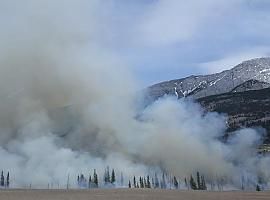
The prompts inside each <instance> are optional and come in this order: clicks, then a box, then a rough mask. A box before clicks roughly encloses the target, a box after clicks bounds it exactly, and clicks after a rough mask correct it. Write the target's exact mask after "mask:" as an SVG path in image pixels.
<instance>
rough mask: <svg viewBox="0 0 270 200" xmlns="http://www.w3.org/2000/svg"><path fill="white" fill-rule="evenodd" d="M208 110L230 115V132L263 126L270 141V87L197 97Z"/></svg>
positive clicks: (228, 122)
mask: <svg viewBox="0 0 270 200" xmlns="http://www.w3.org/2000/svg"><path fill="white" fill-rule="evenodd" d="M197 101H198V102H199V103H200V104H201V105H202V106H203V107H204V108H205V109H206V110H207V111H215V112H218V113H226V114H227V115H228V118H227V125H228V129H227V132H228V134H229V133H230V132H232V131H235V130H237V129H240V128H242V127H263V128H265V129H266V131H267V135H266V137H265V142H266V143H270V88H266V89H261V90H248V91H245V92H229V93H225V94H220V95H213V96H208V97H203V98H200V99H197Z"/></svg>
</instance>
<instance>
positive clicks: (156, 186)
mask: <svg viewBox="0 0 270 200" xmlns="http://www.w3.org/2000/svg"><path fill="white" fill-rule="evenodd" d="M154 187H155V188H159V180H158V176H157V173H155V186H154Z"/></svg>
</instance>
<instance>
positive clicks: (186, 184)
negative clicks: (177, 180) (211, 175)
mask: <svg viewBox="0 0 270 200" xmlns="http://www.w3.org/2000/svg"><path fill="white" fill-rule="evenodd" d="M185 186H186V188H187V189H189V186H188V183H187V178H186V177H185Z"/></svg>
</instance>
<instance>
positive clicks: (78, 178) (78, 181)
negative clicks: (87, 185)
mask: <svg viewBox="0 0 270 200" xmlns="http://www.w3.org/2000/svg"><path fill="white" fill-rule="evenodd" d="M77 184H78V186H79V185H80V176H79V175H78V176H77Z"/></svg>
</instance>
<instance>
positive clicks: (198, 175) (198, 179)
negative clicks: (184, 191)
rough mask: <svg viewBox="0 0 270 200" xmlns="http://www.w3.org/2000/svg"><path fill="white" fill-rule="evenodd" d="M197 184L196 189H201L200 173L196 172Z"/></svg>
mask: <svg viewBox="0 0 270 200" xmlns="http://www.w3.org/2000/svg"><path fill="white" fill-rule="evenodd" d="M197 186H198V188H197V189H198V190H202V183H201V176H200V173H199V172H197Z"/></svg>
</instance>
